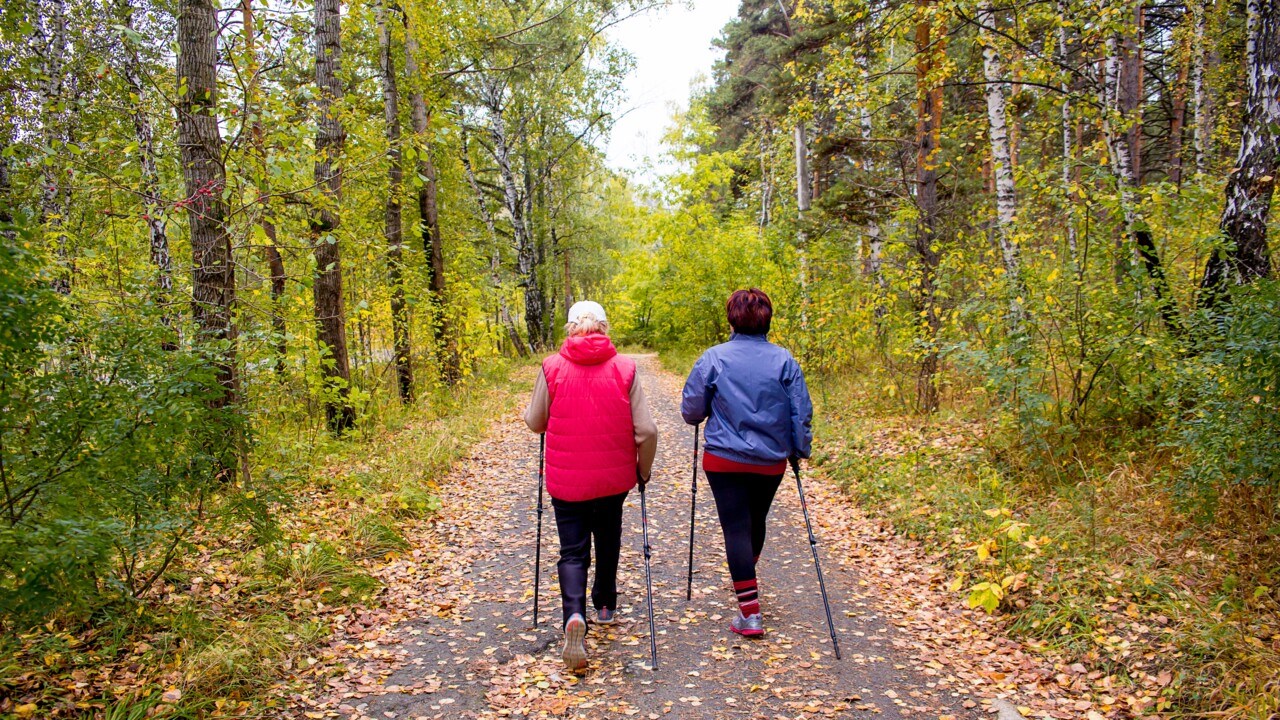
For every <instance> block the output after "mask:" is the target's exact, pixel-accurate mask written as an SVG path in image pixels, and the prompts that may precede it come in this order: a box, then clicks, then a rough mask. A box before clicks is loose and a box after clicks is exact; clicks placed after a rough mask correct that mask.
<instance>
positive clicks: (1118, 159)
mask: <svg viewBox="0 0 1280 720" xmlns="http://www.w3.org/2000/svg"><path fill="white" fill-rule="evenodd" d="M1119 48H1120V41H1119V39H1118V38H1116V37H1114V36H1112V37H1111V38H1110V39H1108V41H1107V58H1106V61H1105V65H1104V69H1105V74H1104V79H1103V82H1104V86H1103V101H1104V102H1103V113H1102V118H1103V119H1102V131H1103V135H1104V137H1105V139H1106V144H1107V150H1108V154H1109V156H1110V159H1111V170H1112V174H1114V175H1115V178H1116V185H1117V188H1118V190H1119V195H1120V208H1121V211H1122V212H1123V213H1124V224H1125V231H1126V233H1127V234H1128V236H1129V237H1130V238H1132V239H1133V243H1134V246H1133V251H1132V252H1136V254H1137V255H1138V259H1139V260H1140V261H1141V262H1142V265H1143V269H1144V270H1145V271H1146V273H1147V277H1148V279H1149V280H1150V281H1151V289H1152V292H1153V293H1154V295H1155V301H1156V307H1157V309H1158V310H1159V312H1160V317H1161V318H1162V319H1163V320H1164V324H1165V326H1166V327H1167V328H1168V329H1169V330H1170V331H1173V332H1178V331H1179V330H1180V328H1181V325H1180V322H1179V319H1178V313H1177V308H1176V307H1175V306H1174V304H1173V300H1172V298H1171V297H1170V296H1169V283H1168V280H1167V279H1166V278H1165V275H1164V268H1163V266H1162V265H1161V262H1160V255H1159V254H1158V252H1157V250H1156V245H1155V239H1154V238H1152V236H1151V230H1150V228H1149V227H1148V226H1147V223H1146V221H1145V220H1144V219H1143V218H1142V216H1141V215H1140V214H1139V212H1138V201H1137V191H1136V188H1137V186H1138V179H1137V176H1136V174H1135V172H1136V171H1135V169H1134V165H1133V159H1132V156H1131V155H1130V154H1129V152H1130V148H1131V146H1130V144H1129V141H1128V137H1127V136H1121V135H1120V134H1119V133H1118V132H1117V131H1116V126H1117V124H1122V123H1123V118H1124V110H1123V108H1122V104H1123V102H1124V101H1123V96H1124V90H1123V84H1124V79H1123V76H1122V68H1123V63H1122V58H1121V57H1120V54H1119ZM1132 252H1131V251H1130V250H1129V249H1127V247H1126V244H1125V243H1124V241H1123V240H1117V256H1116V282H1117V283H1121V282H1123V281H1124V278H1125V277H1126V276H1127V275H1128V271H1127V269H1126V268H1127V267H1128V263H1129V257H1130V255H1131V254H1132Z"/></svg>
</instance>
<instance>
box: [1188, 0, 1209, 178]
mask: <svg viewBox="0 0 1280 720" xmlns="http://www.w3.org/2000/svg"><path fill="white" fill-rule="evenodd" d="M1207 11H1208V8H1207V7H1206V0H1198V1H1197V2H1193V3H1192V4H1191V12H1192V13H1194V14H1195V32H1194V34H1193V36H1192V45H1191V87H1192V97H1193V100H1192V102H1193V104H1194V105H1195V153H1196V174H1197V175H1199V174H1201V173H1203V172H1204V170H1205V162H1206V160H1207V159H1208V156H1209V138H1210V136H1211V135H1212V133H1213V129H1212V128H1211V127H1209V98H1208V94H1207V92H1206V88H1205V82H1204V65H1205V55H1206V54H1207V53H1206V52H1205V42H1204V28H1205V14H1206V12H1207Z"/></svg>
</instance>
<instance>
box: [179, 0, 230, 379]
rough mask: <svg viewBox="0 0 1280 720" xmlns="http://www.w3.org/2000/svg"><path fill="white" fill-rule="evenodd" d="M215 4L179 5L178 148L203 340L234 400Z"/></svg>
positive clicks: (201, 0)
mask: <svg viewBox="0 0 1280 720" xmlns="http://www.w3.org/2000/svg"><path fill="white" fill-rule="evenodd" d="M216 13H217V11H216V9H215V8H214V5H213V2H212V0H182V1H181V3H180V4H179V6H178V58H177V65H178V92H177V99H178V101H177V111H178V147H179V148H180V151H181V156H182V175H183V179H184V182H185V185H186V195H187V196H186V197H185V198H183V200H182V201H181V203H180V204H181V205H182V206H183V207H185V208H186V211H187V219H188V224H189V226H190V236H191V258H192V278H191V295H192V314H193V316H194V318H195V323H196V326H197V328H198V329H199V332H200V340H202V341H204V342H206V343H208V344H210V345H211V347H212V349H213V352H214V353H215V356H216V357H217V361H216V362H217V366H218V376H219V382H221V384H222V386H223V387H224V388H225V390H226V392H225V393H224V395H223V398H222V399H221V400H220V401H219V402H220V403H226V402H230V401H233V400H234V399H235V398H236V393H237V390H238V381H237V377H236V355H235V353H236V351H235V328H234V326H233V324H232V313H233V312H234V308H235V302H236V273H235V262H234V258H233V257H232V250H231V237H230V236H229V235H228V233H227V226H226V217H227V202H226V200H225V199H224V197H223V190H224V188H225V187H226V168H224V167H223V165H222V135H221V134H220V133H219V132H218V116H217V100H218V89H217V79H218V76H217V64H216V63H217V58H218V23H217V14H216Z"/></svg>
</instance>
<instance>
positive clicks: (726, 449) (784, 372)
mask: <svg viewBox="0 0 1280 720" xmlns="http://www.w3.org/2000/svg"><path fill="white" fill-rule="evenodd" d="M680 413H681V414H682V415H684V420H685V422H687V423H689V424H690V425H696V424H697V423H700V422H702V421H703V420H706V421H707V429H706V433H705V437H706V446H707V451H708V452H710V453H712V454H714V455H717V456H719V457H722V458H725V459H728V460H735V461H737V462H743V463H752V464H757V465H767V464H771V463H776V462H778V461H779V460H786V459H788V458H792V457H800V458H807V457H809V453H810V451H811V450H812V445H813V430H812V427H811V426H812V424H813V403H812V402H811V401H810V400H809V387H808V386H807V385H806V384H805V382H804V373H803V372H802V371H801V370H800V364H799V363H798V362H796V359H795V358H794V357H792V356H791V353H790V352H787V350H786V349H784V348H781V347H778V346H777V345H774V344H773V343H771V342H769V341H768V340H767V339H766V338H765V336H763V335H739V334H737V333H735V334H733V335H731V336H730V337H729V342H727V343H721V344H720V345H716V346H715V347H713V348H711V349H710V350H707V351H706V352H705V353H703V354H702V357H700V358H698V362H697V363H695V364H694V366H693V370H692V371H691V372H690V373H689V379H688V380H687V381H685V384H684V397H683V400H682V402H681V404H680Z"/></svg>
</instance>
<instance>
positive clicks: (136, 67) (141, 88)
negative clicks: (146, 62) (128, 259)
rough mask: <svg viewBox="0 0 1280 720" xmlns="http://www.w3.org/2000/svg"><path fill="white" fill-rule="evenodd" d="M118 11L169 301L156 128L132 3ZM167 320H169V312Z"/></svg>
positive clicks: (154, 253)
mask: <svg viewBox="0 0 1280 720" xmlns="http://www.w3.org/2000/svg"><path fill="white" fill-rule="evenodd" d="M117 12H118V14H119V15H120V20H121V23H122V26H123V27H124V29H125V32H124V34H123V35H122V42H121V50H122V53H121V54H122V55H123V57H124V72H123V73H122V74H123V76H124V81H125V86H126V87H127V88H128V90H129V95H130V98H129V107H130V111H129V116H130V118H131V119H132V120H133V133H134V137H135V140H136V142H137V145H138V151H137V159H138V167H139V169H140V170H141V171H142V188H141V190H142V214H143V218H144V219H145V220H146V222H147V231H148V233H149V235H150V238H149V239H150V249H151V252H150V254H151V263H152V264H153V265H155V268H156V288H157V289H158V291H159V292H158V296H159V298H160V301H161V302H163V303H168V302H169V295H170V293H172V292H173V262H172V260H171V258H170V255H169V235H168V232H167V231H166V229H165V217H164V214H165V208H164V202H163V200H162V197H163V196H162V195H161V192H160V172H159V170H158V169H157V166H156V143H155V131H154V130H153V129H152V127H151V116H150V115H148V114H147V106H146V98H147V90H146V86H145V85H144V84H143V80H142V59H141V58H140V57H139V56H138V49H137V47H136V46H135V44H134V43H135V41H134V39H133V38H134V36H135V33H136V30H135V28H134V19H133V12H134V10H133V5H132V4H131V3H130V1H129V0H120V2H119V6H118V8H117ZM165 320H166V323H170V322H171V320H170V319H169V316H168V313H167V312H166V314H165Z"/></svg>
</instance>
